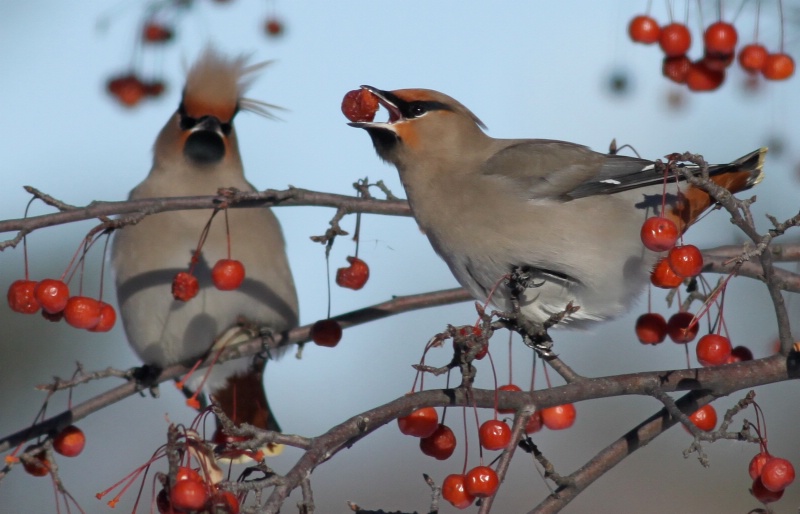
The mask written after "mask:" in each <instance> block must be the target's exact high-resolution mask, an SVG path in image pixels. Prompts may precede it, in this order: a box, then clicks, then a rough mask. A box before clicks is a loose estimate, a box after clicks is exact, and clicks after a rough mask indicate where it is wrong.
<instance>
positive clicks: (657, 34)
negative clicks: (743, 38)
mask: <svg viewBox="0 0 800 514" xmlns="http://www.w3.org/2000/svg"><path fill="white" fill-rule="evenodd" d="M756 34H757V32H756ZM628 35H629V36H630V38H631V40H633V41H634V42H636V43H641V44H645V45H650V44H654V43H658V45H659V46H660V47H661V50H662V51H663V52H664V60H663V64H662V73H663V75H664V76H665V77H667V78H668V79H669V80H671V81H673V82H676V83H678V84H685V85H686V86H687V87H688V88H689V89H690V90H691V91H713V90H715V89H717V88H719V87H720V86H721V85H722V83H723V82H724V81H725V73H726V70H727V69H728V67H730V65H731V64H732V63H733V61H734V57H735V56H736V53H737V52H736V45H737V43H738V39H739V38H738V33H737V30H736V27H735V26H734V25H733V24H732V23H728V22H725V21H722V20H721V19H720V20H718V21H716V22H714V23H711V24H710V25H708V27H706V28H705V31H704V32H703V57H702V58H701V59H697V60H692V59H690V58H689V57H688V55H687V54H688V52H689V49H690V48H691V46H692V33H691V31H690V30H689V28H688V27H687V26H686V25H685V24H683V23H679V22H675V21H671V22H670V23H668V24H666V25H664V26H659V24H658V22H657V21H656V20H655V19H654V18H652V17H651V16H649V15H644V14H643V15H639V16H635V17H634V18H633V19H631V21H630V23H629V24H628ZM782 47H783V43H782V42H781V48H782ZM738 62H739V66H740V67H741V68H742V69H743V70H744V71H746V72H747V73H750V74H761V75H762V76H763V77H764V78H765V79H767V80H786V79H788V78H789V77H791V76H792V75H794V60H793V59H792V57H791V56H790V55H789V54H787V53H784V52H783V51H782V50H779V51H777V52H772V53H770V52H768V51H767V49H766V47H764V46H763V45H761V44H759V43H757V42H753V43H749V44H746V45H744V46H742V47H741V48H740V49H739V51H738Z"/></svg>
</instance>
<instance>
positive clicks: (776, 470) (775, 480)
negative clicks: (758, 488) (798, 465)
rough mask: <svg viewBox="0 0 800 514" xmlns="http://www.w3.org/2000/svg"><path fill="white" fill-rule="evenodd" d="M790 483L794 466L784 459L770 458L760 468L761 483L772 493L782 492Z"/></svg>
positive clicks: (792, 479) (792, 478)
mask: <svg viewBox="0 0 800 514" xmlns="http://www.w3.org/2000/svg"><path fill="white" fill-rule="evenodd" d="M792 482H794V466H792V463H791V462H789V461H788V460H786V459H781V458H780V457H772V458H771V459H769V460H768V461H767V463H766V464H764V467H763V468H761V483H762V484H764V487H765V488H766V489H767V490H769V491H772V492H773V493H777V492H779V491H783V490H784V489H786V488H787V487H789V485H790V484H791V483H792Z"/></svg>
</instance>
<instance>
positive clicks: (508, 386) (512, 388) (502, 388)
mask: <svg viewBox="0 0 800 514" xmlns="http://www.w3.org/2000/svg"><path fill="white" fill-rule="evenodd" d="M497 390H498V391H522V389H520V388H519V387H518V386H515V385H514V384H506V385H504V386H500V387H498V388H497ZM515 410H516V409H497V412H499V413H501V414H511V413H512V412H515Z"/></svg>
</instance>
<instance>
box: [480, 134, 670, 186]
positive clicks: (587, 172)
mask: <svg viewBox="0 0 800 514" xmlns="http://www.w3.org/2000/svg"><path fill="white" fill-rule="evenodd" d="M481 172H482V173H483V174H485V175H487V176H502V177H503V178H505V179H506V180H510V181H512V182H513V183H514V184H515V186H516V187H517V188H519V189H520V190H522V191H525V192H527V196H528V197H529V198H531V199H545V198H549V199H557V200H561V201H568V200H573V199H576V198H582V197H585V196H592V195H597V194H611V193H616V192H619V191H625V190H628V189H634V188H637V187H644V186H648V185H652V184H655V183H658V182H659V181H663V175H662V174H661V173H660V172H656V171H655V170H654V168H653V163H652V161H648V160H645V159H638V158H635V157H627V156H622V155H611V154H601V153H598V152H594V151H592V150H590V149H589V148H587V147H585V146H582V145H576V144H574V143H568V142H566V141H555V140H549V139H528V140H518V141H512V142H510V144H508V145H507V146H505V147H504V148H502V149H501V150H500V151H498V152H496V153H495V154H494V155H492V156H491V157H490V158H489V159H487V160H486V162H485V163H484V165H483V167H482V170H481Z"/></svg>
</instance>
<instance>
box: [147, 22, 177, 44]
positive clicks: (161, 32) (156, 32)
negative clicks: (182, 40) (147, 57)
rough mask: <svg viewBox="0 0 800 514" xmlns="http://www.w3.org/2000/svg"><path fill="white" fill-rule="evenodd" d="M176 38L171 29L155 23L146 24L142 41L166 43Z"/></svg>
mask: <svg viewBox="0 0 800 514" xmlns="http://www.w3.org/2000/svg"><path fill="white" fill-rule="evenodd" d="M173 36H175V33H174V32H173V31H172V29H171V28H169V27H167V26H166V25H162V24H160V23H158V22H155V21H150V22H147V23H145V24H144V28H142V40H143V41H144V42H146V43H166V42H167V41H169V40H170V39H172V38H173Z"/></svg>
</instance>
